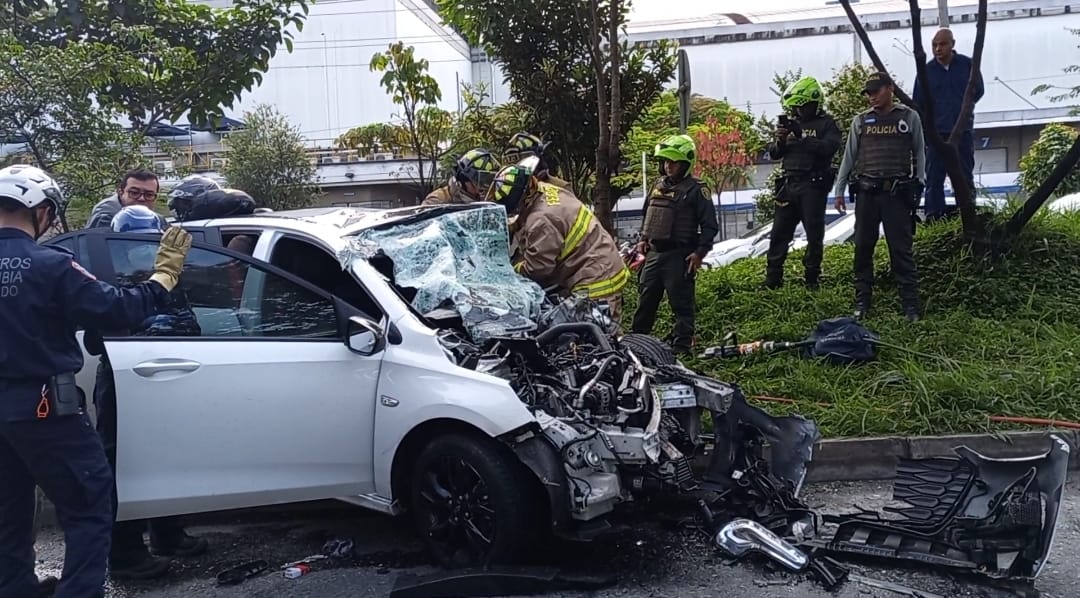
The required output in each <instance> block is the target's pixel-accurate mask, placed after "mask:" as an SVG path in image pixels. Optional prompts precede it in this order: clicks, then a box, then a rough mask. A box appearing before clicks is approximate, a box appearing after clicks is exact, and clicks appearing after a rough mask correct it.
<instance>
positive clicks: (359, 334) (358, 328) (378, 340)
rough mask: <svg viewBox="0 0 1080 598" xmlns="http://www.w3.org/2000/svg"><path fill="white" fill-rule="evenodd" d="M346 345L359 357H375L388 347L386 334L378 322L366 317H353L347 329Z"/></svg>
mask: <svg viewBox="0 0 1080 598" xmlns="http://www.w3.org/2000/svg"><path fill="white" fill-rule="evenodd" d="M345 345H346V346H347V347H348V348H349V350H350V351H352V352H353V353H356V354H358V355H363V356H365V357H366V356H370V355H374V354H376V353H378V352H379V351H381V350H382V349H383V347H384V346H385V345H386V334H385V333H384V332H383V330H382V328H380V327H379V325H378V324H377V323H376V322H373V321H372V320H370V319H368V318H365V317H364V316H352V317H350V318H349V322H348V324H347V327H346V329H345Z"/></svg>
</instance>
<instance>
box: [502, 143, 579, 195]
mask: <svg viewBox="0 0 1080 598" xmlns="http://www.w3.org/2000/svg"><path fill="white" fill-rule="evenodd" d="M549 145H550V144H548V143H544V142H543V141H541V140H540V138H539V137H537V136H536V135H532V134H530V133H525V132H521V133H514V135H513V136H512V137H511V138H510V141H508V142H507V143H506V148H505V149H503V162H504V163H505V164H519V165H524V166H531V167H532V174H533V176H535V177H536V178H537V180H539V181H540V182H542V183H548V184H551V185H555V186H556V187H559V188H561V189H566V190H567V191H570V192H571V193H572V192H573V189H571V188H570V183H569V182H567V181H564V180H562V179H560V178H559V177H557V176H555V175H554V174H551V171H552V164H551V162H550V161H549V160H548V158H547V150H548V147H549ZM528 158H535V160H530V161H527V162H525V163H524V164H520V163H521V162H522V161H524V160H527V159H528Z"/></svg>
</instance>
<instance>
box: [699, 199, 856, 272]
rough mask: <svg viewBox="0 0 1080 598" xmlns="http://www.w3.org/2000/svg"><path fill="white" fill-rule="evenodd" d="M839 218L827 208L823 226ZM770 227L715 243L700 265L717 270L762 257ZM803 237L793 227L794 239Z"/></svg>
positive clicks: (768, 225)
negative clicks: (743, 260) (737, 262)
mask: <svg viewBox="0 0 1080 598" xmlns="http://www.w3.org/2000/svg"><path fill="white" fill-rule="evenodd" d="M841 216H843V213H841V212H839V211H837V210H836V209H835V208H828V209H827V210H825V225H826V226H828V225H829V224H831V223H832V222H834V221H835V220H836V219H838V218H840V217H841ZM772 225H773V223H772V222H771V221H770V222H766V223H765V224H762V225H761V226H758V227H755V228H753V229H751V230H749V231H747V232H746V233H744V234H743V235H742V236H739V237H737V238H734V239H727V240H724V241H720V242H719V243H716V244H715V245H713V249H712V251H710V252H709V254H708V255H707V256H705V259H703V260H702V265H703V266H704V267H705V268H719V267H721V266H726V265H728V264H730V263H732V262H735V261H737V260H740V259H743V258H747V257H754V256H757V255H764V254H765V252H767V251H768V250H769V235H770V234H771V233H772ZM805 235H806V232H805V231H804V230H803V225H802V224H801V223H800V224H799V225H798V226H797V227H795V235H794V238H795V239H799V238H801V237H804V236H805Z"/></svg>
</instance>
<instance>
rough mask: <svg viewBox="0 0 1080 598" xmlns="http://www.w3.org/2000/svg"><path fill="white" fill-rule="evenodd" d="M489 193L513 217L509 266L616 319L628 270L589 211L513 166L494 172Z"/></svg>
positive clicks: (628, 275)
mask: <svg viewBox="0 0 1080 598" xmlns="http://www.w3.org/2000/svg"><path fill="white" fill-rule="evenodd" d="M490 196H491V198H492V199H493V200H494V201H495V202H496V203H499V204H502V205H503V206H504V207H505V208H506V213H507V214H508V215H509V216H511V217H514V216H516V217H517V218H516V220H517V226H516V231H515V233H514V244H515V245H516V246H517V247H518V248H519V249H518V252H517V255H516V257H515V263H514V270H516V271H517V272H518V273H519V274H521V275H523V276H526V277H528V278H530V279H532V280H534V281H536V283H537V284H539V285H540V286H543V287H545V288H548V287H552V286H555V287H557V288H558V292H559V294H560V295H562V296H569V295H572V294H582V295H585V296H587V297H588V298H589V299H592V300H594V301H596V302H598V303H601V304H604V303H606V304H607V306H608V311H609V313H610V315H611V319H612V320H613V321H614V322H616V323H618V322H619V320H620V317H621V314H622V290H623V287H625V286H626V283H627V282H628V281H629V280H630V271H629V270H627V269H626V266H625V265H624V264H623V260H622V257H621V256H620V255H619V248H618V246H616V244H615V240H614V239H612V238H611V235H609V234H608V232H607V231H606V230H604V227H602V226H601V225H600V223H599V222H598V221H597V220H596V218H595V217H594V216H593V213H592V210H590V209H589V208H588V207H587V206H585V205H584V204H582V203H581V201H580V200H578V198H576V197H574V194H573V193H571V192H569V191H567V190H565V189H560V188H559V187H556V186H555V185H552V184H549V183H544V182H541V181H539V180H538V179H537V177H536V176H534V175H532V174H530V173H529V171H528V170H526V169H524V168H521V167H520V166H517V165H513V166H505V167H503V169H502V170H500V171H499V173H498V174H496V175H495V182H494V183H493V184H492V185H491V191H490Z"/></svg>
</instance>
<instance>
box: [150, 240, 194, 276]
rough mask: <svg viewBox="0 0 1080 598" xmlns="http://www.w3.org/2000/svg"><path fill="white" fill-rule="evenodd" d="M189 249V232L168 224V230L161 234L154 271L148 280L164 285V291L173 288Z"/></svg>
mask: <svg viewBox="0 0 1080 598" xmlns="http://www.w3.org/2000/svg"><path fill="white" fill-rule="evenodd" d="M189 249H191V233H189V232H187V231H186V230H184V229H182V228H180V227H178V226H170V227H169V230H167V231H165V234H163V235H161V245H160V246H159V247H158V252H157V259H156V260H155V261H154V273H153V274H152V275H151V276H150V280H153V281H156V282H157V283H158V284H160V285H161V286H163V287H165V290H166V291H171V290H173V288H174V287H176V283H178V282H180V271H181V270H183V269H184V259H185V258H187V254H188V250H189Z"/></svg>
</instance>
